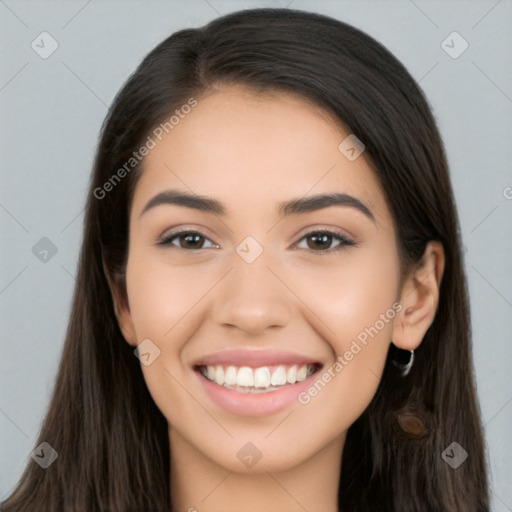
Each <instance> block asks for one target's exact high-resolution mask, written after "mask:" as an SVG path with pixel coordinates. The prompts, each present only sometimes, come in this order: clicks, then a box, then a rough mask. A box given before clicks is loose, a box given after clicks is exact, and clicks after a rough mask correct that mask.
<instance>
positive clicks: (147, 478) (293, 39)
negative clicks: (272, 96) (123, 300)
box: [3, 9, 489, 512]
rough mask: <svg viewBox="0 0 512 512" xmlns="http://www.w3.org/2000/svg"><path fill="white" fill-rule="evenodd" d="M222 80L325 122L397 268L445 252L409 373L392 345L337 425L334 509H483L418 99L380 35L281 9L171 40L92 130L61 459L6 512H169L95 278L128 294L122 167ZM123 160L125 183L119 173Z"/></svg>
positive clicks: (59, 427)
mask: <svg viewBox="0 0 512 512" xmlns="http://www.w3.org/2000/svg"><path fill="white" fill-rule="evenodd" d="M220 82H223V83H236V84H244V85H247V86H250V87H253V88H254V89H255V90H258V91H277V92H279V91H284V92H289V93H294V94H297V95H299V96H301V97H303V98H305V99H307V100H308V101H311V102H313V103H314V104H316V105H318V106H319V107H321V108H324V109H326V110H327V111H328V112H330V113H332V114H333V115H334V116H335V117H336V118H338V119H339V120H340V122H342V123H343V124H344V126H346V127H348V128H349V129H350V132H351V133H353V134H355V135H356V136H357V137H358V138H359V139H360V140H361V141H363V142H364V144H365V146H366V149H365V157H366V158H367V159H368V162H369V163H370V165H371V166H372V167H373V169H374V171H375V173H376V175H377V176H378V178H379V181H380V183H381V186H382V189H383V190H384V193H385V196H386V199H387V202H388V205H389V207H390V209H391V212H392V215H393V219H394V223H395V225H396V230H397V233H398V243H399V251H400V256H401V260H402V263H403V267H404V268H408V267H410V265H412V264H414V263H417V262H418V261H420V259H421V255H422V254H423V251H424V249H425V246H426V243H427V242H428V241H429V240H438V241H440V242H441V243H442V245H443V247H444V251H445V258H446V261H445V271H444V276H443V280H442V283H441V289H440V300H439V306H438V310H437V313H436V316H435V319H434V321H433V323H432V325H431V327H430V328H429V330H428V331H427V333H426V335H425V337H424V339H423V342H422V344H421V345H420V347H419V348H418V350H417V351H416V357H415V362H414V365H413V367H412V370H411V372H410V374H409V375H408V376H407V377H401V376H400V374H399V372H398V371H397V370H396V368H395V367H394V366H393V365H392V364H391V362H392V353H391V351H390V353H389V354H388V361H387V364H386V367H385V370H384V374H383V376H382V379H381V382H380V385H379V388H378V390H377V392H376V394H375V396H374V398H373V400H372V402H371V404H370V405H369V406H368V408H367V409H366V411H365V412H364V413H363V414H362V415H361V416H360V418H359V419H358V420H357V421H356V422H355V423H354V424H353V425H352V426H351V427H350V429H349V432H348V435H347V440H346V444H345V449H344V452H343V459H342V474H341V478H340V484H339V506H340V509H341V510H343V511H344V512H349V511H365V512H368V511H388V510H389V511H421V512H424V511H427V510H432V511H434V510H435V511H464V512H471V511H475V512H476V511H486V510H488V509H489V505H488V487H487V476H486V463H485V455H484V441H483V435H482V427H481V421H480V413H479V408H478V403H477V398H476V393H475V384H474V377H473V367H472V360H471V333H470V322H469V304H468V293H467V285H466V278H465V275H464V272H463V263H462V256H461V242H460V236H459V223H458V218H457V213H456V209H455V205H454V197H453V193H452V188H451V184H450V179H449V174H448V166H447V161H446V156H445V151H444V147H443V143H442V141H441V139H440V135H439V132H438V129H437V127H436V124H435V121H434V119H433V116H432V114H431V111H430V108H429V106H428V102H427V100H426V98H425V96H424V94H423V92H422V91H421V89H420V88H419V87H418V85H417V84H416V83H415V81H414V80H413V79H412V77H411V76H410V74H409V73H408V72H407V71H406V69H405V68H404V67H403V65H402V64H401V63H400V62H399V61H398V60H397V59H396V58H395V57H394V56H393V55H392V54H391V53H390V52H389V51H388V50H386V49H385V48H384V47H383V46H382V45H381V44H379V43H378V42H376V41H375V40H374V39H372V38H371V37H369V36H368V35H366V34H364V33H363V32H361V31H359V30H358V29H356V28H354V27H352V26H350V25H347V24H345V23H342V22H340V21H337V20H335V19H332V18H329V17H326V16H322V15H318V14H312V13H307V12H303V11H298V10H290V9H254V10H247V11H240V12H235V13H232V14H229V15H227V16H223V17H221V18H218V19H216V20H214V21H212V22H211V23H209V24H208V25H206V26H205V27H202V28H199V29H185V30H181V31H179V32H176V33H175V34H173V35H171V36H170V37H168V38H167V39H166V40H165V41H163V42H162V43H160V44H159V45H158V46H157V47H156V48H155V49H154V50H152V51H151V52H150V53H149V54H148V55H147V57H146V58H145V59H144V60H143V62H142V63H141V64H140V65H139V67H138V68H137V69H136V71H135V72H134V73H133V74H132V76H131V77H129V79H128V80H127V82H126V83H125V85H124V86H123V88H122V89H121V91H120V92H119V93H118V95H117V96H116V98H115V100H114V103H113V105H112V108H111V110H110V111H109V114H108V116H107V118H106V119H105V122H104V124H103V126H102V131H101V139H100V141H99V146H98V150H97V154H96V159H95V163H94V169H93V173H92V176H91V181H90V187H89V194H88V196H87V205H86V211H85V219H84V234H83V242H82V247H81V253H80V258H79V264H78V274H77V282H76V286H75V290H74V296H73V304H72V310H71V318H70V321H69V325H68V330H67V334H66V340H65V346H64V351H63V354H62V359H61V362H60V367H59V370H58V375H57V379H56V383H55V388H54V392H53V397H52V399H51V403H50V406H49V409H48V412H47V414H46V417H45V418H44V421H43V424H42V428H41V432H40V434H39V437H38V441H37V443H36V446H37V445H39V444H40V443H41V442H43V441H46V442H47V443H49V444H50V445H51V446H52V447H53V448H54V449H55V450H56V451H57V452H58V459H57V460H56V462H54V463H53V464H52V465H51V466H50V467H48V468H47V469H41V468H40V467H39V466H38V465H37V464H35V463H34V462H33V461H32V460H31V461H30V462H29V464H28V466H27V468H26V470H25V472H24V474H23V476H22V477H21V479H20V481H19V483H18V485H17V487H16V488H15V489H14V491H13V493H12V494H11V496H10V497H9V498H8V499H7V500H6V501H5V502H4V503H3V510H5V511H6V512H14V511H27V510H29V511H32V510H52V511H56V510H66V511H68V510H69V511H71V510H72V511H74V512H79V511H92V510H94V511H107V510H108V511H110V512H127V511H132V510H133V511H165V510H170V509H171V496H170V487H169V486H170V478H169V472H170V461H169V457H170V454H169V440H168V432H167V423H166V419H165V418H164V416H163V415H162V413H161V412H160V411H159V410H158V408H157V407H156V405H155V403H154V402H153V400H152V398H151V396H150V394H149V392H148V389H147V387H146V384H145V381H144V379H143V376H142V372H141V368H140V363H139V361H138V360H137V358H136V357H135V356H134V353H133V348H132V347H130V346H129V345H128V343H126V341H125V340H124V339H123V336H122V334H121V332H120V329H119V326H118V324H117V321H116V317H115V313H114V309H113V302H112V296H111V292H110V289H109V286H108V281H107V277H108V278H109V279H112V280H114V278H116V277H117V278H118V279H120V282H121V283H122V277H123V273H124V269H125V264H126V259H127V251H128V235H129V233H128V216H129V212H130V207H131V200H132V197H133V191H134V188H135V186H136V183H137V178H138V177H139V176H140V173H141V165H140V163H137V164H136V165H133V168H130V167H126V162H128V161H130V158H132V157H133V153H134V152H136V151H137V150H138V149H139V148H140V147H141V146H142V145H143V143H144V142H145V141H146V140H147V137H148V135H150V134H151V133H152V130H154V129H155V127H157V126H158V125H159V124H160V123H161V122H162V121H163V120H165V119H168V118H169V116H170V115H172V112H174V111H175V109H177V108H180V106H182V105H184V104H186V103H187V102H188V101H189V100H190V98H195V99H196V100H197V99H199V101H200V97H201V94H203V93H205V92H207V91H208V90H210V89H211V88H212V87H213V86H215V84H216V83H220ZM123 166H125V167H124V168H125V170H126V171H127V172H126V173H124V174H123V177H122V179H115V180H114V179H113V176H114V175H117V177H119V175H120V174H119V173H118V170H119V169H121V168H123ZM121 174H122V173H121ZM107 182H109V183H110V184H111V186H110V187H105V184H106V183H107ZM107 188H108V189H109V191H108V192H105V190H106V189H107ZM101 191H103V192H101ZM404 412H405V413H407V412H409V413H411V412H412V413H413V414H415V415H416V416H415V417H416V418H420V420H419V421H420V423H421V424H422V426H423V427H424V428H423V427H422V428H423V430H422V431H421V432H420V433H419V434H418V432H414V431H410V432H409V433H408V431H407V428H404V424H403V422H402V423H400V421H399V419H400V418H401V417H402V418H403V413H404ZM400 414H402V416H400ZM413 430H414V429H413ZM454 441H455V442H457V443H458V444H459V445H460V446H461V447H462V448H463V449H464V450H465V451H466V452H467V453H468V454H469V457H468V459H467V460H466V461H465V462H464V463H462V464H461V465H460V466H459V467H458V468H456V469H454V468H452V467H451V465H449V464H447V462H446V461H445V458H443V457H442V453H443V451H444V450H445V449H446V448H447V447H448V446H449V445H450V444H451V443H452V442H454Z"/></svg>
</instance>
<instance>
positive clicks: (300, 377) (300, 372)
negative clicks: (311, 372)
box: [296, 365, 308, 382]
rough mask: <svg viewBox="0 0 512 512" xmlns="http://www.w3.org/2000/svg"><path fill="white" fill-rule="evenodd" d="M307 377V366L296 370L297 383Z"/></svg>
mask: <svg viewBox="0 0 512 512" xmlns="http://www.w3.org/2000/svg"><path fill="white" fill-rule="evenodd" d="M307 376H308V367H307V365H303V366H301V367H300V368H299V369H298V370H297V377H296V379H297V382H301V381H303V380H306V377H307Z"/></svg>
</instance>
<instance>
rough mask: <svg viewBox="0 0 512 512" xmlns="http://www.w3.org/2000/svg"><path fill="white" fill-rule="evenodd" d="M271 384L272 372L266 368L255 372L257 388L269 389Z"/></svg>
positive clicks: (255, 385)
mask: <svg viewBox="0 0 512 512" xmlns="http://www.w3.org/2000/svg"><path fill="white" fill-rule="evenodd" d="M270 382H271V379H270V370H269V369H268V368H267V367H266V366H264V367H263V368H257V369H256V370H254V387H255V388H268V387H269V386H270Z"/></svg>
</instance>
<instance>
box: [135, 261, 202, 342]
mask: <svg viewBox="0 0 512 512" xmlns="http://www.w3.org/2000/svg"><path fill="white" fill-rule="evenodd" d="M134 260H135V262H134V263H133V264H130V262H129V264H128V268H127V291H128V297H129V298H130V312H131V317H132V321H133V324H134V328H135V331H136V333H137V339H138V340H141V339H143V338H150V339H153V338H154V339H155V343H158V342H157V341H156V340H159V341H160V343H161V344H163V346H164V347H165V345H166V344H168V343H167V341H168V340H170V339H171V338H172V337H174V334H175V332H173V331H174V330H175V331H178V330H179V331H180V332H181V331H182V330H183V328H186V324H187V320H188V315H189V313H190V311H191V310H192V308H193V307H194V304H195V303H197V301H198V300H200V298H201V296H203V295H204V294H205V293H206V292H207V290H208V288H209V286H211V285H209V286H208V282H209V281H210V280H211V276H210V279H207V281H206V282H205V281H202V280H201V279H200V278H199V276H198V275H197V272H196V273H194V271H189V270H184V269H182V268H181V269H180V268H176V267H174V268H173V267H172V266H171V265H166V264H165V263H161V262H156V261H153V262H151V264H148V263H144V261H143V260H142V259H141V260H139V261H137V259H136V258H134Z"/></svg>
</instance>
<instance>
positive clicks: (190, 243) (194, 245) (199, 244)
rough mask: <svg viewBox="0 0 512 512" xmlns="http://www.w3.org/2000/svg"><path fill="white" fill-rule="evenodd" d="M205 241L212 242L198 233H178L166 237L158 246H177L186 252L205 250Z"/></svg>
mask: <svg viewBox="0 0 512 512" xmlns="http://www.w3.org/2000/svg"><path fill="white" fill-rule="evenodd" d="M175 240H178V244H176V243H174V241H175ZM205 240H208V241H209V242H211V240H210V239H209V238H207V237H206V236H205V235H203V234H202V233H199V232H198V231H180V232H178V233H170V234H169V235H166V236H164V237H163V238H162V239H161V240H160V241H159V242H158V244H159V245H174V246H176V245H177V246H178V248H179V249H185V250H198V249H205V247H204V244H205Z"/></svg>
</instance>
